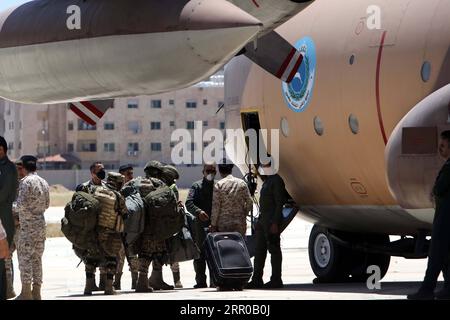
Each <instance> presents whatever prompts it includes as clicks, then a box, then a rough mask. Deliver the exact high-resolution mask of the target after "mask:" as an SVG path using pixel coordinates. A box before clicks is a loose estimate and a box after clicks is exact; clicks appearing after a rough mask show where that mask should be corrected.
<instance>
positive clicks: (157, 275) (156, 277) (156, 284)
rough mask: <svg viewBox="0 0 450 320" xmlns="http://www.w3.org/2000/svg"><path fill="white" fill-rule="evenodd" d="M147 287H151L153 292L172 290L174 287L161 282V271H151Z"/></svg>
mask: <svg viewBox="0 0 450 320" xmlns="http://www.w3.org/2000/svg"><path fill="white" fill-rule="evenodd" d="M148 283H149V286H150V287H152V288H153V289H155V290H173V289H174V287H173V286H170V285H168V284H167V283H165V282H164V280H163V273H162V270H160V271H155V270H153V271H152V275H151V276H150V279H149V280H148Z"/></svg>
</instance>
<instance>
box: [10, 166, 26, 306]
mask: <svg viewBox="0 0 450 320" xmlns="http://www.w3.org/2000/svg"><path fill="white" fill-rule="evenodd" d="M15 165H16V168H17V177H18V179H19V182H20V180H22V179H23V178H25V175H26V174H25V169H24V168H23V163H22V161H21V160H17V161H16V162H15ZM18 187H19V186H18V185H17V189H18ZM17 191H19V190H17ZM13 218H14V225H15V227H16V232H15V233H14V240H13V242H12V244H11V247H10V248H9V251H10V253H11V256H10V257H9V258H7V259H5V268H6V299H12V298H14V297H15V296H16V293H15V292H14V265H13V259H12V256H13V254H14V251H16V249H17V248H16V246H17V243H18V241H19V233H20V224H19V213H18V212H17V203H16V202H14V203H13Z"/></svg>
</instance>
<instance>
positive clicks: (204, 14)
mask: <svg viewBox="0 0 450 320" xmlns="http://www.w3.org/2000/svg"><path fill="white" fill-rule="evenodd" d="M180 24H181V25H182V26H183V27H185V28H186V29H187V30H208V29H226V28H242V27H250V26H255V27H262V25H263V24H262V22H261V21H259V20H258V19H256V18H254V17H253V16H251V15H250V14H248V13H247V12H245V11H244V10H241V9H240V8H238V7H236V6H235V5H233V4H231V3H229V2H228V1H225V0H192V1H190V2H188V3H187V4H186V6H185V7H184V9H183V11H182V12H181V15H180Z"/></svg>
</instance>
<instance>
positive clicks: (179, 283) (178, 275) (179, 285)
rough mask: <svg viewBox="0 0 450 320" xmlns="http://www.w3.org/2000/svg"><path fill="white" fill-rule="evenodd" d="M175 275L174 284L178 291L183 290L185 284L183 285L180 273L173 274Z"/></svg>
mask: <svg viewBox="0 0 450 320" xmlns="http://www.w3.org/2000/svg"><path fill="white" fill-rule="evenodd" d="M172 274H173V283H174V284H175V288H177V289H181V288H183V284H182V283H181V280H180V272H179V271H178V272H172Z"/></svg>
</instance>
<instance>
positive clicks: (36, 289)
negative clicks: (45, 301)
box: [31, 284, 42, 300]
mask: <svg viewBox="0 0 450 320" xmlns="http://www.w3.org/2000/svg"><path fill="white" fill-rule="evenodd" d="M31 294H32V296H33V300H42V297H41V285H40V284H33V290H32V291H31Z"/></svg>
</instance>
